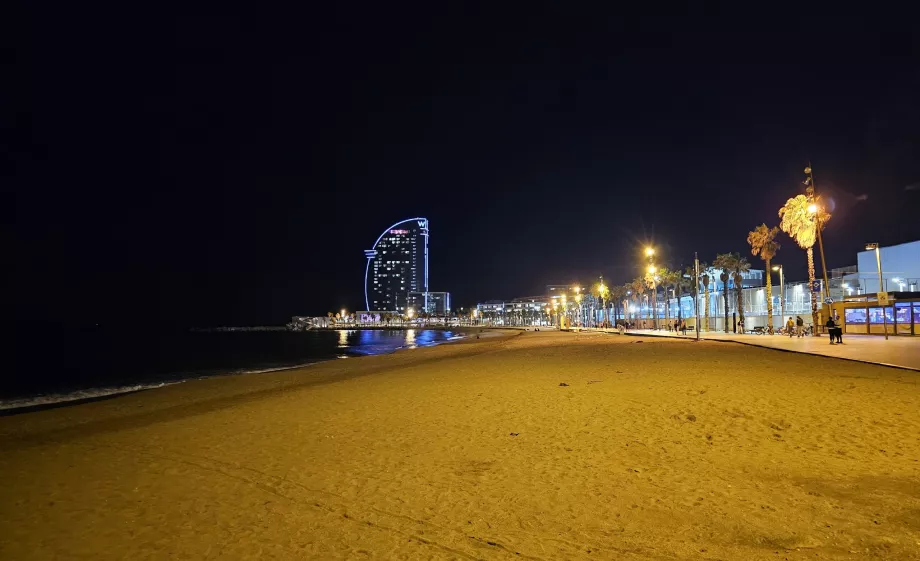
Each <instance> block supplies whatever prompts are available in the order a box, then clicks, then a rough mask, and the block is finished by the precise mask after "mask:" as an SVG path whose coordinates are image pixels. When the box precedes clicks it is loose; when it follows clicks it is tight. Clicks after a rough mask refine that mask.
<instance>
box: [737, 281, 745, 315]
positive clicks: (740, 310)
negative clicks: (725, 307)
mask: <svg viewBox="0 0 920 561" xmlns="http://www.w3.org/2000/svg"><path fill="white" fill-rule="evenodd" d="M738 318H739V319H740V320H741V323H744V284H740V285H739V286H738Z"/></svg>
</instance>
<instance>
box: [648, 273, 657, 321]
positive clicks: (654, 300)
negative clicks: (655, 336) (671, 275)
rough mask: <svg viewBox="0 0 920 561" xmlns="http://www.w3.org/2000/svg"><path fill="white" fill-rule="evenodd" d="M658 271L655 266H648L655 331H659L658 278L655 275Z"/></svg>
mask: <svg viewBox="0 0 920 561" xmlns="http://www.w3.org/2000/svg"><path fill="white" fill-rule="evenodd" d="M655 271H657V269H656V268H655V266H654V265H649V266H648V273H649V275H650V277H651V279H652V302H651V306H652V318H653V319H654V324H655V330H656V331H657V330H658V276H657V275H655Z"/></svg>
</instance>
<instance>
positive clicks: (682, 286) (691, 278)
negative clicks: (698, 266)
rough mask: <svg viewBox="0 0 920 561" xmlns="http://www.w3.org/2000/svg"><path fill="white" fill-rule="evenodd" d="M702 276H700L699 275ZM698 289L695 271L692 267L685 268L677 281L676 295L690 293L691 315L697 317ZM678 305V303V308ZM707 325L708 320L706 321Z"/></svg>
mask: <svg viewBox="0 0 920 561" xmlns="http://www.w3.org/2000/svg"><path fill="white" fill-rule="evenodd" d="M701 276H702V275H701ZM699 289H700V282H699V279H698V278H696V270H695V269H694V268H693V267H687V268H686V269H685V271H684V274H683V275H681V276H680V278H679V280H678V293H679V294H683V292H684V290H686V291H687V292H689V293H690V296H692V297H693V313H694V315H699V298H698V297H697V293H698V292H699ZM679 305H680V304H679V303H678V306H679ZM707 323H708V319H707ZM697 331H699V326H697Z"/></svg>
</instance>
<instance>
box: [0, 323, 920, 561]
mask: <svg viewBox="0 0 920 561" xmlns="http://www.w3.org/2000/svg"><path fill="white" fill-rule="evenodd" d="M495 333H499V335H496V336H493V337H489V338H485V337H483V338H482V339H479V340H477V339H471V340H469V341H466V342H460V343H457V344H445V345H440V346H436V347H428V348H419V349H413V350H407V351H401V352H396V353H394V354H391V355H381V356H370V357H361V358H353V359H351V358H350V359H343V360H337V361H331V362H325V363H320V364H316V365H314V366H311V367H308V368H303V369H299V370H290V371H282V372H273V373H266V374H259V375H244V376H228V377H222V378H211V379H206V380H198V381H191V382H187V383H184V384H177V385H174V386H168V387H165V388H162V389H159V390H151V391H146V392H138V393H134V394H130V395H124V396H121V397H118V398H115V399H110V400H104V401H98V402H93V403H84V404H81V405H75V406H72V407H65V408H61V409H54V410H45V411H38V412H33V413H25V414H22V415H14V416H10V417H0V479H2V481H3V485H2V486H0V520H2V521H3V522H2V524H0V559H15V560H17V561H30V560H46V559H96V560H103V561H105V560H109V559H112V560H115V559H135V560H145V559H205V560H208V559H214V560H223V559H284V560H287V559H316V560H324V561H325V560H335V559H437V560H440V559H463V560H473V559H478V560H504V559H531V560H555V559H565V560H591V559H617V560H625V561H639V560H643V561H644V560H658V561H672V560H677V559H681V560H685V559H686V560H699V561H703V560H713V559H720V560H739V561H767V560H770V561H774V560H776V559H786V560H795V561H805V560H812V561H813V560H826V561H838V560H844V559H853V560H856V559H859V560H867V559H868V560H888V559H917V558H918V557H920V545H918V544H920V496H918V494H917V489H918V488H920V440H918V438H917V435H918V434H920V417H918V415H917V411H920V389H918V377H917V375H916V373H914V372H911V371H907V370H898V369H893V368H884V367H880V366H875V365H869V364H860V363H856V362H849V361H838V360H828V359H825V358H822V357H817V356H811V355H808V354H796V353H777V352H774V351H771V350H768V349H762V348H757V347H751V346H745V345H735V344H725V343H720V342H714V341H703V342H699V343H697V342H690V341H684V340H678V339H676V338H655V337H651V336H645V335H644V334H643V335H642V336H640V337H619V336H610V335H606V334H603V333H596V332H584V333H561V332H557V331H550V332H547V331H541V332H537V333H534V332H512V333H513V334H512V335H505V336H502V334H504V333H507V332H498V331H496V332H495ZM640 342H641V344H640ZM824 343H825V344H826V341H824ZM805 344H809V343H805Z"/></svg>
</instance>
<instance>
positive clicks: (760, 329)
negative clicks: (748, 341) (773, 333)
mask: <svg viewBox="0 0 920 561" xmlns="http://www.w3.org/2000/svg"><path fill="white" fill-rule="evenodd" d="M748 333H750V334H751V335H766V334H767V328H766V327H763V326H760V325H758V326H757V327H755V328H754V329H751V330H750V331H748Z"/></svg>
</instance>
